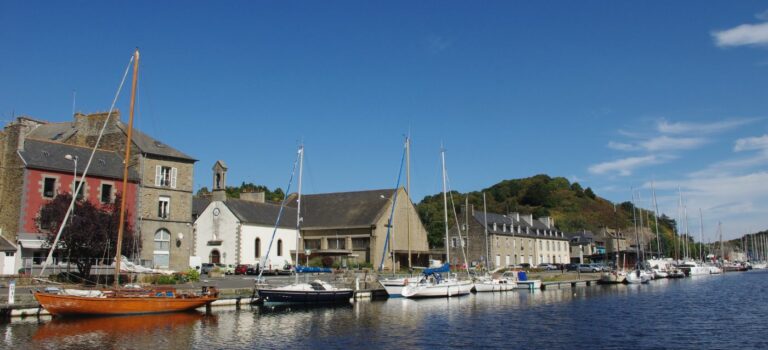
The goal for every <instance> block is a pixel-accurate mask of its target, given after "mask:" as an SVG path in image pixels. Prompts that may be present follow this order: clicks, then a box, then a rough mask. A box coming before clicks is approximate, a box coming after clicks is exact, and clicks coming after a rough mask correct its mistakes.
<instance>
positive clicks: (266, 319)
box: [0, 271, 768, 350]
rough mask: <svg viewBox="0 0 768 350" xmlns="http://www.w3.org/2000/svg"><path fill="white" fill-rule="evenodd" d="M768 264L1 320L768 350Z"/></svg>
mask: <svg viewBox="0 0 768 350" xmlns="http://www.w3.org/2000/svg"><path fill="white" fill-rule="evenodd" d="M767 289H768V271H752V272H744V273H730V274H725V275H720V276H702V277H696V278H685V279H679V280H658V281H652V282H651V283H649V284H647V285H610V286H591V287H576V288H570V287H566V288H563V289H549V290H546V291H534V292H528V291H514V292H507V293H487V294H477V295H470V296H465V297H455V298H450V299H429V300H408V299H389V300H386V301H364V302H357V303H354V304H349V305H344V306H335V307H311V308H307V307H295V306H293V307H289V306H276V307H270V306H253V307H251V306H243V307H241V309H240V310H237V309H235V308H214V309H213V311H212V313H211V314H210V315H205V314H204V313H182V314H166V315H147V316H126V317H107V318H104V317H102V318H86V319H50V318H45V319H37V318H27V319H24V320H19V319H14V320H12V321H11V322H8V323H3V324H0V348H3V349H57V350H61V349H78V350H84V349H187V348H190V349H256V348H265V349H274V348H308V347H314V348H342V349H350V348H354V349H361V348H366V349H380V348H382V349H384V348H385V349H394V348H411V349H428V348H438V347H439V348H472V349H480V348H506V349H510V348H513V349H514V348H521V349H576V348H590V349H766V348H768V338H766V336H765V330H766V329H768V326H766V321H765V316H766V315H768V296H766V295H767V294H766V292H767V291H766V290H767Z"/></svg>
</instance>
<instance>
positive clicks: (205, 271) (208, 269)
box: [200, 263, 214, 275]
mask: <svg viewBox="0 0 768 350" xmlns="http://www.w3.org/2000/svg"><path fill="white" fill-rule="evenodd" d="M213 266H214V265H213V264H211V263H203V265H202V267H201V268H200V274H201V275H207V274H208V273H209V272H211V270H213Z"/></svg>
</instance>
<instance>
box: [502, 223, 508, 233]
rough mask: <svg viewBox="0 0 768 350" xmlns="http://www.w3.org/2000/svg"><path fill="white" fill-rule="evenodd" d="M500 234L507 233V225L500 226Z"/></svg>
mask: <svg viewBox="0 0 768 350" xmlns="http://www.w3.org/2000/svg"><path fill="white" fill-rule="evenodd" d="M501 232H507V224H501Z"/></svg>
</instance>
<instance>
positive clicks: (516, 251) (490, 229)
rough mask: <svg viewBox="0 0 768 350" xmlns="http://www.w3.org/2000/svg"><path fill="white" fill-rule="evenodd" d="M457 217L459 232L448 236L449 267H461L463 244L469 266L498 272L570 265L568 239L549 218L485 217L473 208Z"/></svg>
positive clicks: (528, 216)
mask: <svg viewBox="0 0 768 350" xmlns="http://www.w3.org/2000/svg"><path fill="white" fill-rule="evenodd" d="M462 209H464V208H462ZM458 216H459V218H458V219H459V227H460V231H459V230H457V227H456V225H453V227H451V228H450V230H449V233H448V235H449V239H450V240H449V249H450V253H451V258H450V259H451V261H450V263H451V265H462V264H463V263H464V261H465V260H464V254H463V253H462V244H463V245H464V249H465V251H466V259H467V260H466V261H468V262H469V265H470V266H475V265H478V264H487V265H488V266H490V267H492V268H497V267H504V266H510V265H519V264H530V265H532V266H533V265H538V264H542V263H549V264H561V263H567V262H568V261H569V248H568V239H567V238H566V237H565V235H564V234H563V232H562V231H559V230H558V229H557V228H556V227H555V224H554V220H553V219H552V218H549V217H543V218H538V219H534V218H533V215H530V214H529V215H520V214H519V213H510V214H508V215H502V214H495V213H487V214H485V213H483V212H482V211H475V210H474V207H473V206H470V207H469V211H468V212H467V211H465V210H462V212H461V214H459V215H458ZM486 222H487V225H486ZM467 223H468V225H467ZM486 229H487V236H486ZM459 237H461V239H462V240H459ZM486 237H487V238H486ZM488 256H490V259H488V258H487V257H488Z"/></svg>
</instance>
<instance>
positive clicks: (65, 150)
mask: <svg viewBox="0 0 768 350" xmlns="http://www.w3.org/2000/svg"><path fill="white" fill-rule="evenodd" d="M91 151H92V150H91V149H90V148H85V147H78V146H72V145H67V144H63V143H58V142H47V141H38V140H32V139H27V140H26V141H25V142H24V149H23V150H21V151H19V155H20V156H21V158H22V160H23V161H24V164H26V166H27V167H28V168H33V169H42V170H52V171H57V172H63V173H71V172H72V171H73V170H74V165H75V164H74V162H73V161H71V160H67V159H66V158H65V156H66V155H71V156H73V157H75V156H76V157H77V159H78V162H77V173H78V175H82V173H83V171H85V167H86V165H87V164H88V158H89V157H90V156H91ZM88 176H98V177H105V178H111V179H120V180H122V178H123V158H121V157H120V156H118V155H117V153H115V152H112V151H102V150H97V151H96V154H95V155H94V157H93V161H92V162H91V167H90V169H88ZM128 179H129V180H130V181H138V180H139V175H138V173H137V172H136V170H135V169H132V168H129V169H128Z"/></svg>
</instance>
